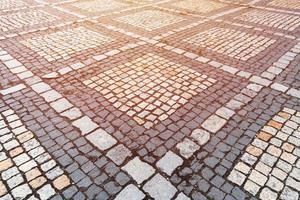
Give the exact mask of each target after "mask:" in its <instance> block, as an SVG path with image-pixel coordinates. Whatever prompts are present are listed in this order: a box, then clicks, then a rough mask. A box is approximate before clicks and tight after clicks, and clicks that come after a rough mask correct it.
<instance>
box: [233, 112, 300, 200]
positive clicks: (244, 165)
mask: <svg viewBox="0 0 300 200" xmlns="http://www.w3.org/2000/svg"><path fill="white" fill-rule="evenodd" d="M299 128H300V112H297V111H296V110H293V109H289V108H284V109H283V110H282V111H281V112H279V113H278V114H277V115H275V116H274V117H273V118H272V119H271V120H270V121H269V122H268V123H267V125H265V126H264V127H263V128H262V129H261V130H260V132H258V133H257V134H256V137H255V138H254V140H253V141H252V142H251V143H250V144H249V145H248V146H247V148H246V152H245V153H244V154H243V155H242V157H241V159H240V160H239V161H238V162H237V164H236V165H235V166H234V168H233V170H232V171H231V173H230V174H229V176H228V179H229V180H230V181H232V182H233V183H235V184H238V185H243V186H242V187H243V188H244V189H245V190H247V191H248V192H250V193H251V194H253V195H257V194H258V193H259V191H261V193H260V194H259V195H258V196H259V197H260V199H265V198H267V197H268V196H269V197H272V198H274V199H277V198H279V195H278V193H281V192H282V191H283V190H289V192H290V194H289V198H292V199H297V198H299V192H300V190H299V188H298V187H297V186H296V185H294V183H296V181H299V178H300V177H299V168H298V167H296V166H295V163H296V161H297V159H298V158H299V145H300V139H299ZM287 197H288V196H287V193H285V192H283V193H282V195H281V196H280V198H282V199H286V198H287Z"/></svg>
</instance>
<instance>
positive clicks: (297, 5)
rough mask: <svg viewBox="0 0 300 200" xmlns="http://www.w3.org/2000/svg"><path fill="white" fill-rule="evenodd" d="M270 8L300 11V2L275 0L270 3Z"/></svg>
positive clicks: (297, 0) (296, 0)
mask: <svg viewBox="0 0 300 200" xmlns="http://www.w3.org/2000/svg"><path fill="white" fill-rule="evenodd" d="M268 5H269V6H274V7H282V8H289V9H300V1H299V0H273V1H271V2H270V3H268Z"/></svg>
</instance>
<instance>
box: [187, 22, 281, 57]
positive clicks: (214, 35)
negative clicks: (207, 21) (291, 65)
mask: <svg viewBox="0 0 300 200" xmlns="http://www.w3.org/2000/svg"><path fill="white" fill-rule="evenodd" d="M183 41H184V42H187V43H190V44H194V45H197V46H200V47H203V48H207V49H209V50H212V51H215V52H218V53H220V54H225V55H227V56H229V57H232V58H235V59H238V60H242V61H247V60H248V59H250V58H252V57H254V56H256V55H257V54H259V53H260V52H262V51H264V50H265V49H266V48H268V47H269V46H270V45H272V44H274V43H275V41H276V40H273V39H271V38H267V37H263V36H259V35H251V34H247V33H245V32H241V31H236V30H232V29H227V28H219V27H216V28H212V29H209V30H207V31H204V32H200V33H198V34H196V35H194V36H192V37H190V38H187V39H184V40H183ZM224 44H226V45H224Z"/></svg>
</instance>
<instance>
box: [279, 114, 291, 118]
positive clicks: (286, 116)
mask: <svg viewBox="0 0 300 200" xmlns="http://www.w3.org/2000/svg"><path fill="white" fill-rule="evenodd" d="M278 116H280V117H283V118H284V119H289V118H290V117H291V115H290V114H288V113H286V112H279V113H278Z"/></svg>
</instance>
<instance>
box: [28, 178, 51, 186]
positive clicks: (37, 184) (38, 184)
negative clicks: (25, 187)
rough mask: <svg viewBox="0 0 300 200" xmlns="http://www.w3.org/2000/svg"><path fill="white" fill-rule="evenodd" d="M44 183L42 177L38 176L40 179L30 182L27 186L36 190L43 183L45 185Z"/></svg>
mask: <svg viewBox="0 0 300 200" xmlns="http://www.w3.org/2000/svg"><path fill="white" fill-rule="evenodd" d="M46 181H47V180H46V179H45V178H44V177H42V176H40V177H38V178H36V179H34V180H32V181H30V182H29V184H30V185H31V187H33V188H38V187H40V186H42V185H43V184H44V183H46Z"/></svg>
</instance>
